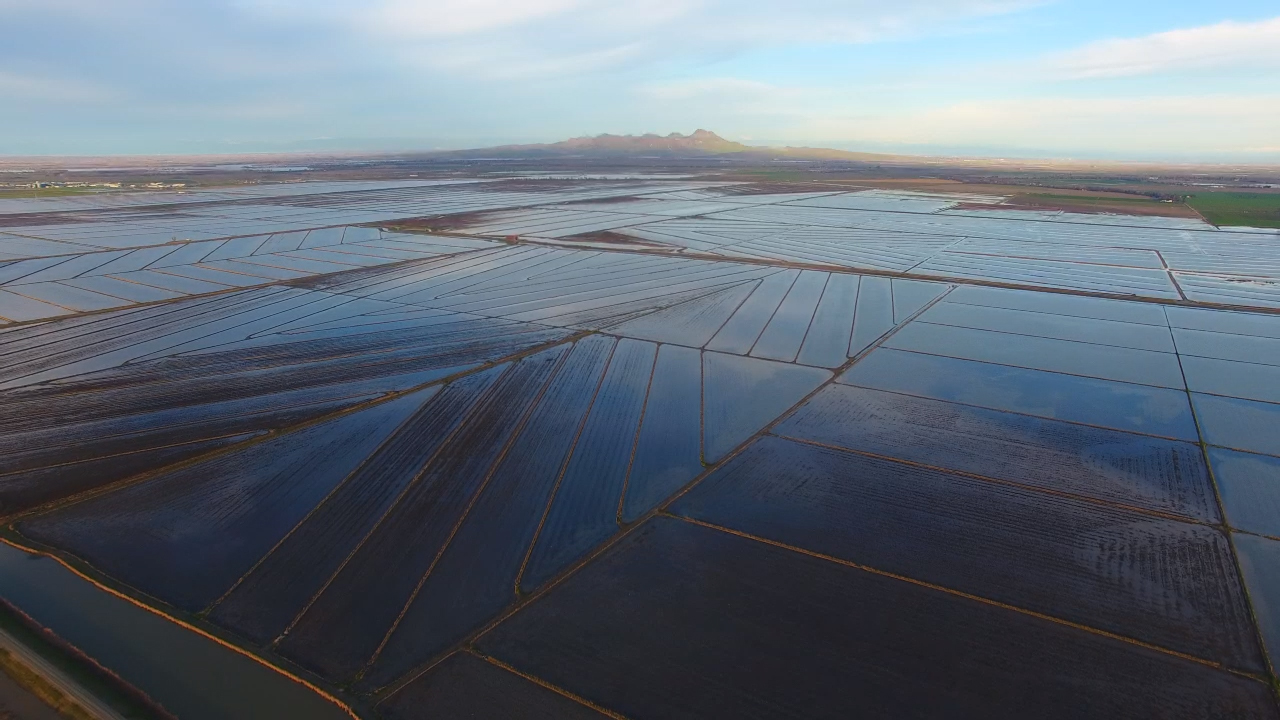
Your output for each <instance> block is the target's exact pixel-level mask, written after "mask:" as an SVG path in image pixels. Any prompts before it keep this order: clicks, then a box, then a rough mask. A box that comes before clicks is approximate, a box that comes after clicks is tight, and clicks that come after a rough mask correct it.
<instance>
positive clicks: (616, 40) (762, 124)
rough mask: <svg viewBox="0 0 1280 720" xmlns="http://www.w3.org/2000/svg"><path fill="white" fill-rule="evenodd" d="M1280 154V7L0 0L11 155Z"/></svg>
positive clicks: (846, 1)
mask: <svg viewBox="0 0 1280 720" xmlns="http://www.w3.org/2000/svg"><path fill="white" fill-rule="evenodd" d="M695 128H706V129H709V130H713V131H715V132H718V133H720V134H721V135H723V136H725V137H727V138H730V139H733V140H738V141H741V142H746V143H748V144H759V145H794V146H822V147H839V148H845V149H855V150H867V151H892V152H914V153H921V154H950V155H986V156H1005V155H1007V156H1020V157H1028V156H1039V157H1071V158H1095V157H1096V158H1107V159H1113V158H1132V159H1171V160H1231V161H1250V160H1257V161H1263V162H1266V161H1270V162H1274V161H1276V160H1277V159H1280V5H1278V4H1277V3H1276V2H1275V0H1257V1H1255V0H1239V1H1236V0H1216V1H1215V2H1212V3H1211V2H1204V1H1203V0H1162V1H1160V2H1155V1H1149V0H1107V1H1103V0H1058V1H1053V0H894V2H883V1H882V0H881V1H873V0H787V1H786V2H778V1H773V2H765V1H762V0H470V1H468V0H181V1H180V2H179V1H175V0H111V1H110V2H103V1H102V0H0V155H44V154H53V155H87V154H180V153H239V152H274V151H313V150H354V151H365V150H376V151H384V150H419V149H422V150H425V149H437V148H439V149H453V148H464V147H482V146H488V145H494V144H501V143H525V142H548V141H555V140H561V139H565V138H568V137H576V136H582V135H595V134H599V133H605V132H608V133H623V134H625V133H631V134H636V133H645V132H657V133H662V134H666V133H668V132H673V131H678V132H683V133H688V132H692V131H693V130H694V129H695Z"/></svg>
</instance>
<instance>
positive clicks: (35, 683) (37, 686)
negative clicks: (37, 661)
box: [0, 648, 95, 720]
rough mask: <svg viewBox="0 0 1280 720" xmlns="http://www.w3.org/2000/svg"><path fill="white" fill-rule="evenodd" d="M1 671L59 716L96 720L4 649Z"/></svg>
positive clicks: (72, 719)
mask: <svg viewBox="0 0 1280 720" xmlns="http://www.w3.org/2000/svg"><path fill="white" fill-rule="evenodd" d="M0 671H2V672H4V674H6V675H8V676H9V677H11V678H13V681H14V682H16V683H18V684H19V685H21V686H22V687H24V688H26V689H27V691H28V692H30V693H31V694H32V695H35V696H36V697H38V698H40V700H41V702H43V703H44V704H45V705H48V706H49V707H51V708H53V709H54V710H56V711H57V712H58V714H59V715H61V716H63V717H65V718H70V720H95V718H94V716H93V715H91V714H89V713H88V712H86V711H85V710H84V708H82V707H80V705H78V704H77V703H75V702H74V701H72V700H71V699H70V698H68V697H67V696H66V695H63V694H62V691H61V690H59V689H58V688H56V687H54V686H53V685H51V684H49V681H47V680H45V679H44V678H42V677H40V675H39V674H37V673H36V672H35V671H34V670H32V669H31V668H29V667H27V666H26V665H24V664H23V663H22V662H21V661H20V660H18V659H17V658H16V657H14V656H13V654H12V653H10V652H9V651H8V650H5V649H4V648H0Z"/></svg>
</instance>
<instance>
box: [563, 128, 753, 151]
mask: <svg viewBox="0 0 1280 720" xmlns="http://www.w3.org/2000/svg"><path fill="white" fill-rule="evenodd" d="M543 147H545V148H547V149H549V150H570V151H574V152H602V153H617V154H629V153H651V154H672V153H680V152H699V153H732V152H743V151H745V150H749V149H750V148H749V147H748V146H746V145H743V144H742V143H737V142H733V141H732V140H725V139H724V138H722V137H720V136H719V135H717V134H715V133H714V132H711V131H710V130H704V129H702V128H698V129H697V130H694V131H693V133H692V134H690V135H682V134H680V133H678V132H673V133H670V134H668V135H657V134H655V133H645V134H644V135H610V134H608V133H606V134H603V135H596V136H595V137H577V138H573V139H570V140H564V141H561V142H557V143H551V144H549V145H545V146H543Z"/></svg>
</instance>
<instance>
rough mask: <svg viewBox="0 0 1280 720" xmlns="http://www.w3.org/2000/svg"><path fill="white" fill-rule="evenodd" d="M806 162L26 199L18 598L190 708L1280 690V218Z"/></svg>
mask: <svg viewBox="0 0 1280 720" xmlns="http://www.w3.org/2000/svg"><path fill="white" fill-rule="evenodd" d="M793 189H794V190H795V192H789V191H788V187H787V185H786V184H785V183H774V184H771V185H770V186H769V187H767V188H752V187H751V186H746V185H742V184H739V185H732V184H727V183H715V182H701V181H695V180H690V179H687V178H671V179H659V178H629V179H612V180H607V179H601V180H582V179H579V180H575V181H574V182H571V183H570V182H565V183H560V182H559V181H543V180H528V181H521V183H519V184H511V183H506V182H487V181H451V182H434V181H433V182H428V181H406V182H385V183H371V182H359V183H302V184H292V185H287V186H270V185H263V186H258V187H244V188H239V189H230V190H209V191H198V192H188V193H183V194H161V193H156V194H129V195H115V196H112V195H95V196H85V197H67V198H56V199H45V200H24V201H19V200H6V201H0V317H2V318H3V319H4V320H3V321H4V322H5V323H6V324H5V325H4V326H3V327H0V448H2V449H3V452H2V453H0V514H3V516H4V517H5V526H4V527H5V529H4V533H5V538H6V539H7V540H8V541H9V542H11V543H13V544H14V545H16V546H20V547H22V548H24V549H26V550H30V551H32V552H33V553H36V554H29V553H27V552H24V551H23V550H19V549H17V548H15V547H9V546H0V588H3V593H4V597H5V598H6V599H8V600H9V601H10V602H12V603H14V604H15V605H17V606H19V607H21V608H23V609H24V611H26V612H28V613H29V614H31V615H33V616H35V617H36V619H37V620H38V621H39V622H41V623H43V624H45V625H47V626H48V627H50V628H51V629H52V630H53V631H54V632H56V633H58V634H60V635H62V636H63V637H64V638H65V639H66V641H67V642H69V643H71V644H72V645H75V646H77V647H79V648H81V649H82V650H83V651H84V652H86V653H88V654H90V655H91V656H93V657H95V658H96V659H98V660H99V661H100V662H102V663H103V664H104V665H105V666H107V667H108V668H109V669H112V670H113V671H114V672H116V673H117V674H119V675H120V676H121V677H123V678H124V679H125V680H126V681H128V682H129V683H131V684H133V685H135V686H136V687H137V688H139V689H140V690H142V691H143V692H145V693H147V694H148V695H150V696H152V697H153V698H154V699H155V700H156V701H157V702H159V703H161V704H162V705H164V706H165V707H166V708H167V709H169V710H170V711H171V712H173V713H174V714H176V715H178V716H179V717H192V718H199V717H227V716H236V717H344V716H348V715H347V713H348V712H350V713H354V714H356V715H358V716H360V717H370V718H375V717H385V718H397V719H401V718H418V717H455V716H467V715H475V716H512V717H517V716H529V717H598V716H604V717H634V718H664V717H672V716H726V715H730V716H734V717H739V716H741V717H806V718H807V717H849V716H851V715H859V716H874V717H901V716H906V715H946V714H963V715H973V716H981V717H1009V718H1022V717H1028V716H1036V717H1079V716H1099V717H1121V716H1165V717H1203V718H1218V717H1233V718H1235V717H1238V718H1277V717H1280V709H1278V708H1277V704H1276V697H1275V694H1274V690H1273V683H1274V681H1275V674H1274V673H1275V667H1276V663H1277V659H1280V615H1278V614H1277V612H1276V610H1275V608H1277V607H1280V586H1278V585H1277V583H1276V582H1275V578H1276V577H1280V524H1277V522H1276V519H1275V518H1276V513H1277V512H1280V235H1277V234H1276V233H1275V232H1271V231H1260V230H1250V229H1218V228H1215V227H1213V226H1210V225H1207V224H1205V223H1203V222H1200V221H1198V220H1192V219H1185V218H1162V217H1152V216H1117V215H1073V214H1069V213H1062V212H1051V211H1042V210H1034V211H1033V210H1013V209H1009V208H1008V207H1006V206H1002V205H999V204H998V203H999V198H998V197H984V196H975V195H963V196H962V195H953V196H949V195H945V194H942V193H911V192H900V191H884V190H874V191H871V190H869V191H861V192H849V191H845V190H833V191H830V192H825V191H822V190H820V189H818V190H816V189H815V188H814V187H813V186H812V185H809V186H805V187H797V188H793ZM766 191H767V192H766ZM605 200H607V201H608V202H601V201H605ZM451 216H456V217H454V218H453V219H454V221H455V222H453V223H452V224H450V217H451ZM416 220H422V221H423V222H416V223H415V221H416ZM428 221H429V222H428ZM437 221H439V222H437ZM397 224H400V225H401V226H403V227H414V226H416V227H445V226H448V227H449V228H450V229H449V230H448V232H447V233H445V232H444V231H437V232H434V233H426V232H415V233H410V232H406V231H398V230H396V229H395V228H396V227H397ZM604 232H607V233H609V235H608V240H607V242H606V241H601V240H600V239H599V238H600V237H601V236H600V235H599V233H604ZM628 238H631V239H634V243H631V242H629V241H628ZM49 556H56V557H57V558H58V559H60V560H61V561H63V562H65V563H67V565H68V566H69V567H71V568H74V569H75V570H76V571H78V572H79V573H81V574H82V575H83V576H84V577H81V576H78V575H77V574H76V573H73V572H71V571H70V570H68V569H67V568H66V567H64V566H63V565H61V564H59V563H58V562H57V561H55V560H53V559H52V558H51V557H49ZM86 577H87V578H92V579H93V581H94V582H96V583H98V584H99V585H101V587H98V586H97V585H95V584H94V583H91V582H89V581H88V580H86V579H85V578H86ZM103 588H106V590H104V589H103ZM108 590H110V591H111V592H108ZM113 593H114V594H113ZM126 598H127V599H126ZM215 638H216V640H215ZM250 656H251V657H250ZM268 666H272V667H275V668H278V669H279V670H280V671H281V672H276V671H275V670H272V669H271V667H268ZM302 681H305V683H308V684H310V685H311V686H313V688H314V689H313V688H309V687H308V685H307V684H304V683H303V682H302ZM230 686H235V687H243V688H245V690H243V691H237V692H230V691H228V690H227V688H228V687H230ZM1082 688H1087V692H1086V691H1084V690H1082ZM327 697H332V701H331V700H330V699H326V698H327ZM228 703H232V704H228ZM236 703H238V704H236ZM233 704H234V706H233ZM202 706H203V707H204V709H203V710H202V709H201V707H202Z"/></svg>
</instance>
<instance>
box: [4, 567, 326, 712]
mask: <svg viewBox="0 0 1280 720" xmlns="http://www.w3.org/2000/svg"><path fill="white" fill-rule="evenodd" d="M0 596H3V597H4V598H5V599H7V600H8V601H9V602H11V603H13V604H14V605H16V606H17V607H18V608H20V609H21V610H22V611H23V612H25V613H26V614H27V615H29V616H31V617H32V618H34V619H35V620H36V622H39V623H40V624H41V625H43V626H45V627H47V628H49V629H50V630H52V631H53V632H55V633H56V634H57V635H58V636H59V637H61V638H62V639H63V640H65V641H67V642H69V643H71V644H72V645H75V646H76V647H78V648H80V649H81V650H82V651H84V652H85V653H86V654H88V655H89V656H91V657H93V658H94V659H95V660H97V661H98V662H99V663H101V664H102V665H104V666H105V667H107V668H108V669H110V670H111V671H112V672H114V673H116V674H117V675H119V676H120V677H121V678H123V679H124V680H125V681H127V682H129V683H131V684H132V685H133V686H134V687H136V688H138V689H139V690H141V691H142V692H144V693H146V694H147V695H149V696H150V697H151V698H152V700H154V701H155V702H157V703H159V704H160V705H162V706H163V707H164V708H165V709H166V710H168V711H169V712H171V713H172V714H174V715H176V716H177V717H179V718H182V719H183V720H188V719H190V720H204V719H205V718H208V719H209V720H222V719H224V718H238V719H241V720H250V719H252V718H262V719H263V720H268V719H272V720H278V719H281V718H307V719H308V720H312V719H314V720H339V719H340V718H349V717H350V716H349V715H348V714H347V713H346V712H345V711H344V710H342V709H341V708H339V707H338V706H337V705H334V704H333V703H331V702H329V701H327V700H325V699H324V698H323V697H321V696H320V695H318V694H316V693H315V692H313V691H312V690H310V689H309V688H307V687H306V686H304V685H302V684H300V683H297V682H295V681H293V680H291V679H289V678H288V677H286V676H284V675H281V674H280V673H277V672H275V671H274V670H271V669H270V668H267V667H265V666H264V665H262V664H260V663H258V662H256V661H254V660H251V659H250V658H248V657H245V656H244V655H241V654H240V653H237V652H235V651H234V650H231V649H230V648H227V647H223V646H222V645H219V644H218V643H216V642H214V641H213V640H210V639H209V638H207V637H204V636H202V635H200V634H198V633H195V632H192V631H190V630H188V629H186V628H184V627H182V626H181V625H178V624H176V623H174V622H171V621H169V620H166V619H164V618H162V617H160V616H158V615H156V614H154V613H152V612H149V611H147V610H144V609H142V608H140V607H138V606H136V605H133V604H132V603H130V602H128V601H126V600H123V599H121V598H119V597H116V596H115V595H112V594H110V593H108V592H106V591H104V590H102V589H101V588H98V587H97V586H95V585H93V584H92V583H90V582H89V581H87V580H85V579H84V578H81V577H79V576H77V575H76V574H75V573H73V572H71V571H70V570H68V569H67V568H65V567H63V566H62V565H61V564H59V563H58V562H57V561H55V560H53V559H51V558H48V557H42V556H39V555H32V554H29V553H26V552H23V551H21V550H18V549H17V548H14V547H11V546H9V545H4V544H0Z"/></svg>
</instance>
